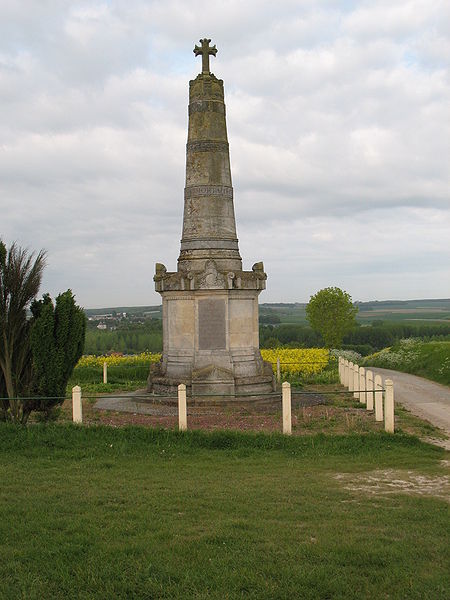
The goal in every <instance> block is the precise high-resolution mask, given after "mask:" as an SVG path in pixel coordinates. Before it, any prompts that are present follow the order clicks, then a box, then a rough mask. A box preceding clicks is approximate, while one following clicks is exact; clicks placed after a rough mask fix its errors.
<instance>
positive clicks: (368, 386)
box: [366, 370, 373, 410]
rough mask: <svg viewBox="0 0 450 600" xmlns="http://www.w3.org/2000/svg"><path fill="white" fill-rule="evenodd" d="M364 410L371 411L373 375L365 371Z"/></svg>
mask: <svg viewBox="0 0 450 600" xmlns="http://www.w3.org/2000/svg"><path fill="white" fill-rule="evenodd" d="M366 408H367V410H373V373H372V371H369V370H367V371H366Z"/></svg>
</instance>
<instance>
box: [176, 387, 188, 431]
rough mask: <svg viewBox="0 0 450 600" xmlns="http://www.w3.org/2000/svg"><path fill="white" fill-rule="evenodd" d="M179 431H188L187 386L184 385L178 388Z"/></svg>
mask: <svg viewBox="0 0 450 600" xmlns="http://www.w3.org/2000/svg"><path fill="white" fill-rule="evenodd" d="M178 429H179V430H180V431H186V429H187V406H186V386H185V385H184V383H180V385H179V386H178Z"/></svg>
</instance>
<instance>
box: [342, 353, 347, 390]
mask: <svg viewBox="0 0 450 600" xmlns="http://www.w3.org/2000/svg"><path fill="white" fill-rule="evenodd" d="M343 385H344V387H348V360H347V359H346V358H345V359H344V381H343Z"/></svg>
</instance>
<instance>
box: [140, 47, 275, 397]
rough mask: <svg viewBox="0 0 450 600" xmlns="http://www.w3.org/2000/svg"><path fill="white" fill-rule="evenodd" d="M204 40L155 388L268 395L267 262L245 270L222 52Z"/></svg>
mask: <svg viewBox="0 0 450 600" xmlns="http://www.w3.org/2000/svg"><path fill="white" fill-rule="evenodd" d="M210 41H211V40H208V39H203V40H200V43H201V46H195V49H194V53H195V55H196V56H197V55H202V72H201V73H200V74H199V75H198V76H197V77H196V79H194V80H193V81H190V82H189V130H188V141H187V146H186V187H185V190H184V217H183V234H182V239H181V251H180V256H179V258H178V269H177V271H175V272H168V271H167V269H166V267H165V266H164V265H162V264H160V263H157V264H156V274H155V276H154V281H155V288H156V291H157V292H159V293H160V294H161V296H162V303H163V356H162V359H161V362H160V363H159V364H158V366H157V368H156V369H155V371H154V372H153V373H151V377H150V378H149V388H150V389H151V390H154V391H156V392H173V391H174V390H175V388H176V386H178V384H180V383H185V384H186V385H187V386H188V388H191V390H192V393H193V394H194V395H195V394H199V395H200V394H206V395H207V394H225V395H233V394H235V393H263V392H267V391H271V390H272V386H273V375H272V368H271V366H270V364H269V363H265V362H264V361H263V360H262V358H261V353H260V351H259V328H258V295H259V294H260V292H261V290H263V289H265V287H266V279H267V276H266V274H265V273H264V267H263V263H262V262H259V263H256V264H254V265H253V268H252V271H243V270H242V259H241V256H240V254H239V247H238V240H237V236H236V222H235V216H234V205H233V187H232V184H231V171H230V156H229V148H228V139H227V128H226V120H225V103H224V91H223V81H222V80H221V79H217V78H216V77H215V76H214V74H213V73H211V72H210V70H209V57H210V55H213V56H215V55H216V52H217V50H216V47H215V46H212V47H211V46H210V45H209V43H210Z"/></svg>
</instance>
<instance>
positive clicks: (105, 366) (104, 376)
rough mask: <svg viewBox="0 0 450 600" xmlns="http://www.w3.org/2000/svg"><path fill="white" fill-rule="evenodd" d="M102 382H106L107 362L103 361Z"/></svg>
mask: <svg viewBox="0 0 450 600" xmlns="http://www.w3.org/2000/svg"><path fill="white" fill-rule="evenodd" d="M103 383H108V364H107V363H106V361H105V362H104V363H103Z"/></svg>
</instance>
